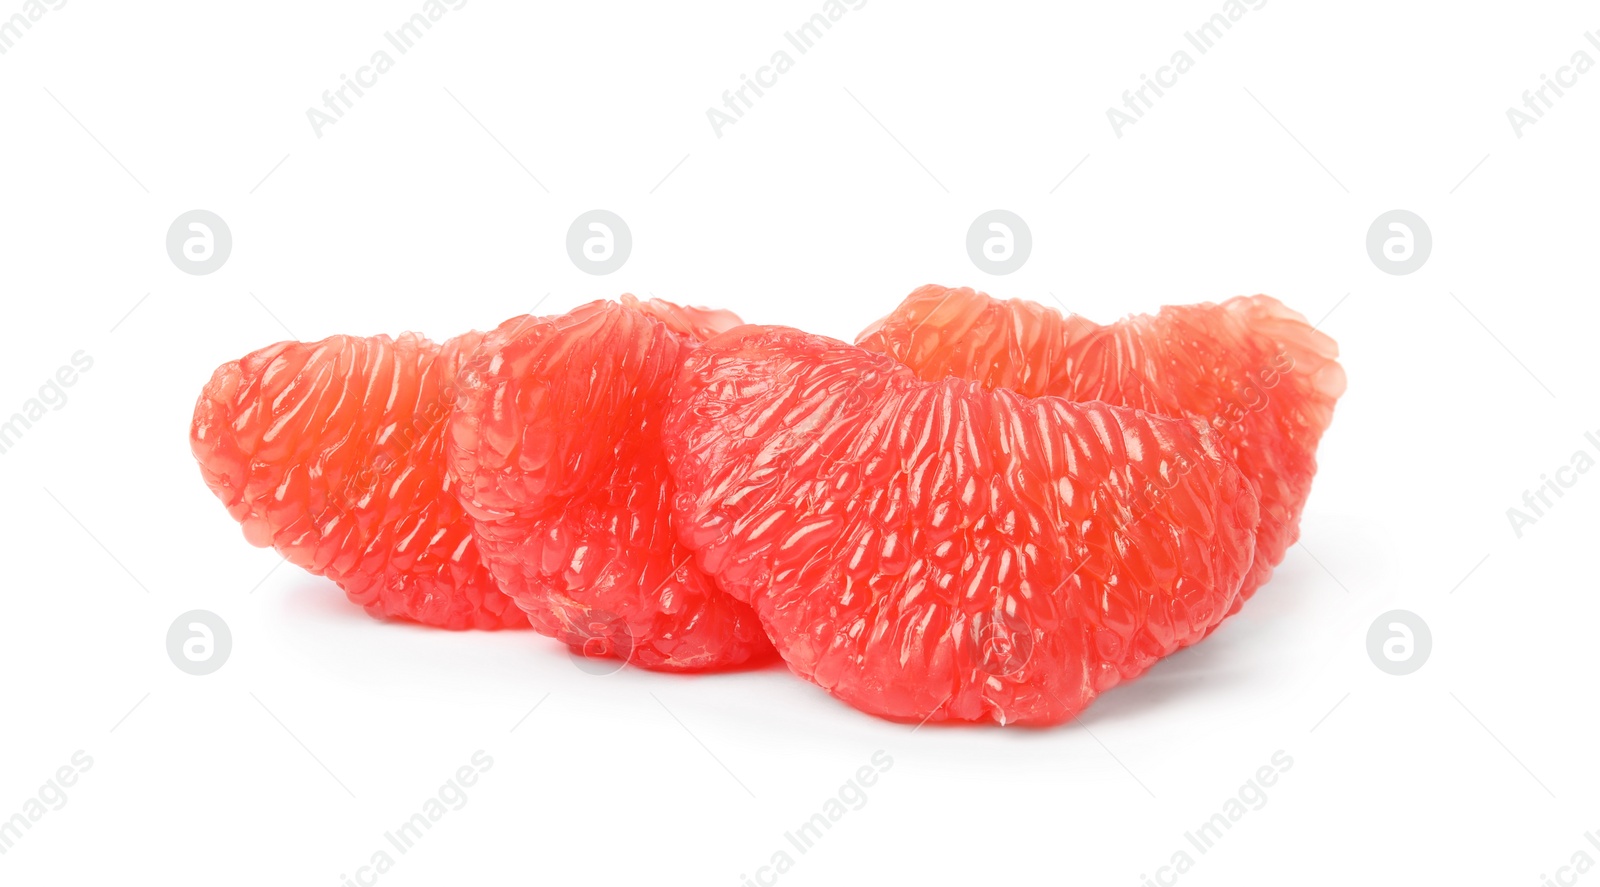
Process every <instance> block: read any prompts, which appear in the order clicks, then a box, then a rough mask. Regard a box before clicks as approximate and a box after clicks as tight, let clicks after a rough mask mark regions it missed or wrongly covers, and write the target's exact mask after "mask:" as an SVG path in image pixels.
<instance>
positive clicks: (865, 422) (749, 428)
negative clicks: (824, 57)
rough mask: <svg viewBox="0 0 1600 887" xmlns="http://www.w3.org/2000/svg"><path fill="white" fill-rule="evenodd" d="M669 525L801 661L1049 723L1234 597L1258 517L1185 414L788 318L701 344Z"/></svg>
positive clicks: (679, 416) (685, 378) (674, 414)
mask: <svg viewBox="0 0 1600 887" xmlns="http://www.w3.org/2000/svg"><path fill="white" fill-rule="evenodd" d="M663 437H664V438H665V441H666V447H667V454H668V459H669V462H670V465H671V468H672V476H673V479H674V481H675V482H676V484H677V488H678V493H677V496H676V498H675V500H674V510H675V513H676V517H677V522H678V530H679V533H680V535H681V537H682V539H683V540H684V541H685V542H686V543H688V544H689V546H690V547H691V548H694V549H695V550H696V552H697V556H698V559H699V562H700V565H701V566H702V567H703V568H704V569H705V570H706V571H707V572H709V573H711V574H713V575H714V576H716V578H717V581H718V583H719V584H720V586H721V587H722V588H723V589H724V590H725V591H727V592H729V593H731V594H732V595H734V596H735V597H738V598H739V599H741V600H745V601H749V602H751V603H752V604H754V606H755V608H756V611H757V613H758V614H759V615H760V617H761V620H762V623H763V625H764V626H765V628H766V630H767V633H768V635H769V636H770V637H771V638H772V640H773V642H774V643H775V644H776V645H777V647H778V650H779V652H780V653H781V654H782V655H783V657H784V658H785V659H786V660H787V661H788V663H789V666H790V667H791V669H793V670H794V671H795V672H796V673H798V674H800V675H801V676H803V677H805V678H808V679H810V680H812V681H814V682H815V683H817V684H819V685H820V686H822V687H823V688H825V689H827V690H828V691H829V692H831V693H833V694H834V695H836V696H838V697H839V698H841V699H843V700H845V701H846V702H849V703H850V704H852V705H854V706H856V707H858V708H861V709H863V710H865V711H868V712H872V713H874V714H878V715H882V716H885V717H889V718H895V719H904V720H924V719H930V720H931V719H938V720H944V719H954V720H969V721H978V720H994V721H998V722H1000V723H1010V722H1021V723H1040V724H1045V723H1056V722H1059V721H1062V720H1064V719H1067V718H1069V717H1072V716H1073V715H1075V714H1076V713H1077V712H1079V711H1081V710H1082V709H1083V707H1084V706H1085V705H1087V704H1088V703H1089V701H1090V700H1091V699H1092V698H1093V697H1094V696H1095V695H1096V694H1097V693H1099V692H1100V691H1102V690H1104V689H1106V688H1107V687H1110V686H1112V685H1114V684H1116V683H1118V682H1119V681H1122V680H1126V679H1129V678H1132V677H1134V676H1136V675H1138V674H1139V673H1140V672H1142V671H1143V670H1144V669H1145V668H1147V667H1148V666H1149V665H1150V664H1151V663H1153V662H1154V661H1155V660H1156V659H1158V658H1159V657H1161V656H1163V655H1166V654H1167V653H1170V652H1172V651H1173V650H1176V649H1178V648H1179V647H1182V646H1184V645H1186V644H1189V643H1192V642H1194V641H1195V640H1198V639H1199V638H1201V637H1203V636H1204V635H1205V633H1206V632H1207V631H1208V630H1209V629H1210V628H1211V627H1212V626H1214V625H1215V624H1216V623H1217V622H1218V621H1219V620H1221V619H1222V618H1223V617H1224V616H1225V615H1226V614H1227V613H1228V611H1229V608H1230V607H1231V606H1232V604H1233V602H1234V600H1235V597H1236V595H1237V593H1238V589H1239V584H1240V582H1241V580H1242V578H1243V577H1244V575H1245V571H1246V569H1247V568H1248V566H1249V564H1250V561H1251V557H1252V553H1253V540H1254V530H1255V527H1256V523H1257V519H1258V515H1257V511H1256V499H1255V496H1254V494H1253V493H1252V492H1251V489H1250V486H1249V484H1248V483H1247V482H1246V481H1245V480H1244V478H1243V477H1242V476H1241V475H1240V473H1239V471H1238V470H1237V469H1236V468H1235V467H1234V466H1233V464H1232V463H1231V462H1229V461H1227V460H1226V459H1225V458H1223V457H1222V455H1221V453H1220V451H1219V443H1218V441H1217V439H1216V437H1215V435H1213V434H1211V433H1210V432H1209V431H1207V430H1206V429H1205V427H1204V426H1203V425H1201V424H1200V423H1193V422H1190V421H1187V420H1182V419H1169V418H1163V417H1160V416H1155V415H1150V414H1147V413H1142V412H1138V411H1135V410H1129V409H1123V408H1119V407H1114V406H1107V405H1105V404H1099V403H1072V402H1070V401H1068V400H1065V399H1062V398H1057V397H1039V398H1029V397H1025V396H1022V395H1019V394H1016V393H1013V392H1011V391H1006V390H996V391H989V390H985V389H984V388H983V387H982V386H980V385H978V384H976V383H972V382H966V381H963V380H960V379H954V378H943V379H940V380H938V381H924V380H922V379H919V378H917V376H916V374H915V373H913V372H912V371H911V370H910V369H908V368H907V367H905V366H904V365H902V364H900V363H898V362H896V361H895V360H892V359H890V358H888V357H885V356H883V355H880V354H874V353H871V352H869V351H866V350H864V349H861V348H858V347H855V346H852V345H848V344H845V343H842V342H837V341H834V340H832V339H827V338H824V337H821V336H813V335H809V334H806V333H802V332H799V331H797V330H791V329H786V328H782V327H754V326H747V327H740V328H738V329H736V330H733V331H731V332H728V333H725V334H723V335H720V336H718V337H716V338H714V339H711V340H710V341H708V342H707V343H706V344H705V345H704V346H702V347H701V348H700V349H698V350H696V351H694V352H692V353H691V354H690V355H689V356H688V358H687V361H686V363H685V365H684V368H683V371H682V373H681V374H680V375H679V377H678V383H677V386H676V389H675V392H674V398H673V406H672V409H671V411H670V413H669V415H668V417H667V421H666V426H665V430H664V432H663Z"/></svg>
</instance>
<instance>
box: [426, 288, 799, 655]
mask: <svg viewBox="0 0 1600 887" xmlns="http://www.w3.org/2000/svg"><path fill="white" fill-rule="evenodd" d="M738 322H739V319H738V318H737V317H735V316H733V315H732V314H729V313H728V312H707V311H704V310H702V309H684V308H679V307H677V306H674V305H670V304H667V303H663V302H656V301H652V302H649V303H639V302H637V301H635V300H633V299H632V297H629V296H624V297H623V302H622V304H617V303H614V302H594V303H591V304H589V305H585V306H582V307H580V308H578V309H576V310H574V311H572V312H571V313H569V314H566V315H562V316H559V317H545V318H535V317H518V318H514V319H512V320H509V321H506V322H505V323H504V324H502V325H501V326H500V328H499V329H496V330H495V331H493V332H491V333H489V334H488V336H486V337H485V338H484V340H483V343H482V344H481V345H480V346H479V348H478V350H477V352H476V354H475V355H474V356H473V357H472V359H471V360H470V361H469V362H468V363H467V365H466V367H465V368H464V369H463V371H462V376H461V379H462V385H461V388H462V396H461V398H460V399H459V401H458V402H457V404H456V409H455V413H454V416H453V417H452V419H451V423H450V432H451V440H450V448H449V456H450V465H451V469H452V471H453V472H454V474H455V476H456V477H457V478H459V486H458V488H457V493H458V494H459V497H460V500H461V502H462V503H463V505H464V506H465V507H466V510H467V513H468V514H469V515H471V517H472V525H473V528H474V533H475V535H476V538H477V540H478V545H479V549H480V551H481V552H482V556H483V558H484V561H485V562H486V563H487V564H488V565H489V567H490V569H491V570H492V571H493V573H494V576H495V578H496V579H497V580H498V581H499V583H500V587H501V588H502V589H503V590H504V591H505V592H506V593H507V594H509V595H511V596H512V597H513V598H514V599H515V600H516V601H517V603H518V605H519V606H521V607H522V608H523V609H524V610H526V611H527V612H528V614H529V616H530V617H531V619H532V622H533V626H534V628H535V629H537V630H538V631H540V632H541V633H543V634H546V635H549V636H551V637H554V638H557V639H559V640H562V641H564V642H566V643H567V644H569V645H570V646H572V647H574V648H576V649H580V650H582V651H583V652H585V653H586V654H588V655H611V656H615V657H617V658H621V659H625V660H628V661H630V662H633V663H634V664H637V665H640V666H643V667H645V668H651V669H662V670H674V671H681V670H697V669H708V668H718V667H729V666H735V665H739V664H741V663H744V662H746V661H748V660H750V659H752V658H756V657H759V656H763V655H770V653H771V644H770V643H769V642H768V641H767V639H766V637H765V635H763V634H762V631H761V627H760V625H759V623H758V622H757V620H756V618H755V614H754V613H753V612H751V610H750V608H749V607H748V606H747V605H746V604H743V603H740V602H739V601H736V600H734V599H733V598H731V597H729V596H727V595H725V594H723V593H721V592H720V591H718V590H717V588H716V586H715V585H714V584H713V582H712V580H711V578H710V577H709V576H707V575H705V574H704V573H703V572H701V571H700V569H699V568H698V567H697V566H696V565H695V564H694V563H693V559H692V556H691V553H690V552H689V550H688V549H686V548H684V547H683V546H682V545H681V544H680V543H679V542H678V540H677V537H676V535H675V533H674V530H673V526H672V515H671V507H670V505H671V482H670V480H669V478H668V475H667V464H666V458H665V456H664V454H663V453H662V450H661V439H660V430H661V420H662V416H663V414H664V413H665V412H666V408H667V399H668V396H669V393H670V390H671V386H672V381H673V379H674V377H675V376H676V375H677V372H678V369H679V367H680V366H681V365H682V363H683V360H684V358H685V357H686V356H687V355H688V354H689V353H690V352H691V351H692V350H693V349H694V347H695V342H696V340H697V338H698V337H700V336H704V335H709V334H711V333H714V332H717V331H719V330H720V329H722V328H725V327H728V326H733V325H735V324H737V323H738Z"/></svg>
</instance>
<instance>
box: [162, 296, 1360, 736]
mask: <svg viewBox="0 0 1600 887" xmlns="http://www.w3.org/2000/svg"><path fill="white" fill-rule="evenodd" d="M1337 354H1338V349H1337V347H1336V346H1335V345H1334V343H1333V340H1331V339H1329V338H1328V337H1327V336H1325V335H1323V334H1322V333H1319V332H1317V331H1316V330H1315V329H1313V328H1312V327H1311V326H1310V325H1309V324H1307V323H1306V321H1305V319H1304V318H1303V317H1301V316H1300V315H1299V314H1296V313H1295V312H1293V311H1291V310H1289V309H1288V308H1286V307H1284V306H1283V305H1282V304H1281V303H1279V302H1277V301H1276V300H1274V299H1271V298H1268V297H1266V296H1251V297H1240V298H1235V299H1230V300H1228V301H1226V302H1224V303H1222V304H1220V305H1213V304H1202V305H1190V306H1182V307H1168V308H1164V309H1162V311H1161V312H1160V313H1159V314H1155V315H1148V316H1140V317H1130V318H1127V319H1125V320H1122V321H1118V322H1116V323H1112V324H1109V325H1105V326H1100V325H1097V324H1093V323H1091V322H1089V321H1087V320H1084V319H1083V318H1080V317H1076V316H1063V315H1062V314H1060V313H1059V312H1056V311H1054V310H1052V309H1049V308H1045V307H1043V306H1040V305H1037V304H1034V303H1031V302H1024V301H1003V300H998V299H993V298H991V297H989V296H987V295H985V294H983V293H979V292H974V291H973V290H971V289H946V288H944V287H937V286H926V287H922V288H921V289H918V290H917V291H915V292H913V293H912V294H911V295H910V296H909V297H907V298H906V300H905V301H904V302H903V303H902V304H901V305H900V306H899V307H898V308H896V309H895V310H894V312H893V313H891V314H890V315H888V316H887V317H885V318H883V319H882V320H880V321H878V322H876V323H874V324H873V325H872V326H870V327H869V328H868V329H867V330H865V331H864V332H863V333H862V334H861V335H860V336H859V337H858V338H857V340H856V343H855V344H849V343H846V342H841V341H837V340H834V339H829V338H826V337H823V336H818V335H812V334H810V333H805V332H802V331H800V330H795V329H790V328H786V327H778V326H755V325H746V324H743V323H742V322H741V321H740V319H739V318H738V317H736V316H734V315H733V314H731V313H729V312H726V311H711V310H706V309H701V308H685V307H680V306H677V305H673V304H671V303H668V302H664V301H661V300H657V299H652V300H650V301H648V302H641V301H639V300H637V299H635V298H633V297H632V296H627V295H624V296H622V298H621V299H620V300H619V301H616V302H611V301H600V302H594V303H591V304H588V305H584V306H582V307H580V308H577V309H575V310H573V311H571V312H569V313H567V314H564V315H560V316H554V317H531V316H524V317H517V318H513V319H511V320H508V321H506V322H505V323H503V324H501V325H500V326H499V327H498V328H497V329H495V330H493V331H491V332H489V333H487V334H484V333H476V332H473V333H467V334H464V335H461V336H457V337H456V338H453V339H450V340H448V341H446V342H444V343H442V344H435V343H433V342H430V341H428V340H426V339H423V338H421V337H418V336H415V335H412V334H409V333H408V334H405V335H402V336H400V337H399V338H390V337H388V336H376V337H372V338H357V337H350V336H334V337H332V338H329V339H325V340H323V341H321V342H310V343H302V342H284V343H279V344H277V345H273V346H270V347H268V348H264V349H262V350H260V351H256V352H254V353H252V354H249V355H247V356H245V357H243V358H241V359H240V360H237V361H230V362H229V363H226V364H223V365H222V366H221V367H219V368H218V369H217V371H216V373H215V374H214V375H213V376H212V378H211V381H210V382H209V383H208V384H207V385H206V386H205V390H204V391H203V392H202V393H201V395H200V399H199V402H198V403H197V404H196V406H195V414H194V423H193V426H192V429H191V436H190V443H191V446H192V448H193V451H194V454H195V458H196V459H198V460H199V463H200V468H201V472H202V474H203V475H204V477H205V481H206V484H207V485H208V486H209V487H210V488H211V490H212V492H213V493H215V494H216V496H217V497H218V498H219V499H221V500H222V502H223V504H225V505H226V506H227V508H228V511H229V513H230V514H232V515H233V517H234V519H235V520H237V521H239V523H240V524H241V525H243V528H244V534H245V538H246V539H247V540H249V541H250V542H251V543H252V544H254V545H258V546H272V547H273V548H275V549H276V550H277V551H278V552H279V553H281V554H282V555H283V556H284V557H285V558H286V559H288V560H290V561H292V562H293V563H294V564H296V565H297V566H300V567H302V568H304V569H306V570H308V571H310V572H312V573H315V574H317V575H320V576H326V577H328V578H330V579H332V580H333V581H334V582H335V583H337V584H338V585H339V587H341V588H342V589H344V591H345V593H346V594H347V595H348V596H349V598H350V600H352V601H354V602H355V603H358V604H360V605H362V606H363V607H365V608H366V609H367V611H368V612H369V613H371V614H372V615H374V616H378V617H381V618H391V619H402V620H409V621H414V622H419V623H423V624H426V625H434V626H439V627H442V628H451V629H462V628H484V629H493V628H523V627H529V626H530V625H531V627H532V628H534V629H535V630H536V631H538V632H539V633H541V634H544V635H548V636H550V637H553V638H556V639H558V640H560V641H562V642H564V643H566V644H568V645H570V646H571V647H572V648H574V649H576V650H579V651H581V652H583V653H584V654H585V655H590V656H605V657H616V658H618V659H622V660H625V661H626V662H628V663H630V664H634V665H637V666H639V667H641V668H646V669H653V670H660V671H704V670H711V669H727V668H733V667H737V666H742V665H747V664H750V663H756V662H760V661H762V660H764V659H767V658H770V657H772V656H774V655H777V656H782V657H783V659H784V660H785V661H786V662H787V663H788V665H789V668H790V669H791V670H792V671H794V672H795V673H796V674H798V675H800V676H801V677H803V678H805V679H807V680H809V681H812V682H813V683H815V684H817V685H818V686H820V687H822V688H823V689H825V690H827V691H828V692H830V693H832V694H833V695H835V696H837V697H838V698H840V699H842V700H844V701H845V702H847V703H849V704H850V705H853V706H855V707H856V708H859V709H861V710H863V711H866V712H870V713H872V714H875V715H879V716H881V717H885V718H891V719H895V720H907V721H915V722H922V721H927V720H956V721H994V722H998V723H1001V724H1010V723H1027V724H1053V723H1059V722H1061V721H1064V720H1067V719H1070V718H1072V717H1074V716H1075V715H1077V714H1078V713H1079V712H1080V711H1082V710H1083V709H1084V707H1085V706H1087V705H1088V704H1089V703H1090V702H1091V701H1092V700H1093V699H1094V697H1095V696H1096V695H1098V694H1099V693H1100V692H1102V691H1104V690H1106V689H1107V688H1109V687H1112V686H1114V685H1116V684H1118V683H1120V682H1122V681H1126V680H1130V679H1132V678H1135V677H1137V676H1138V675H1139V674H1141V673H1142V672H1143V671H1144V670H1145V669H1147V668H1149V667H1150V666H1151V665H1152V664H1153V663H1154V662H1155V661H1156V660H1158V659H1160V658H1161V657H1163V656H1166V655H1167V654H1169V653H1171V652H1173V651H1175V650H1177V649H1179V648H1181V647H1184V646H1187V645H1189V644H1192V643H1194V642H1195V641H1198V640H1200V639H1202V638H1204V637H1205V636H1206V635H1207V634H1209V633H1210V632H1211V631H1212V630H1214V629H1215V628H1216V627H1217V626H1218V624H1220V623H1221V621H1222V620H1223V619H1225V618H1226V617H1227V616H1229V615H1230V614H1232V613H1234V612H1236V611H1237V610H1238V609H1239V607H1240V605H1241V604H1243V602H1244V601H1245V600H1246V599H1247V598H1248V597H1250V595H1252V594H1253V593H1254V592H1255V591H1256V590H1257V589H1258V588H1259V587H1260V586H1261V585H1262V583H1264V582H1265V581H1266V580H1267V578H1268V577H1269V576H1270V574H1271V572H1272V568H1273V567H1274V566H1276V565H1277V564H1278V562H1279V561H1280V560H1282V558H1283V555H1284V552H1285V551H1286V550H1287V548H1288V547H1289V546H1290V545H1291V544H1293V542H1294V540H1295V538H1296V536H1297V534H1298V525H1299V520H1300V512H1301V509H1302V507H1303V506H1304V505H1305V501H1306V497H1307V495H1308V494H1309V492H1310V487H1311V478H1312V475H1313V474H1314V473H1315V471H1316V459H1315V455H1316V447H1317V442H1318V440H1319V438H1320V437H1321V435H1322V432H1323V431H1324V430H1325V429H1326V428H1327V426H1328V423H1329V422H1330V420H1331V419H1332V416H1333V406H1334V402H1335V400H1336V399H1337V398H1338V397H1339V396H1340V394H1342V393H1343V391H1344V385H1345V380H1344V372H1343V370H1342V369H1341V368H1340V366H1339V364H1338V363H1337V362H1336V360H1335V357H1336V356H1337Z"/></svg>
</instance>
